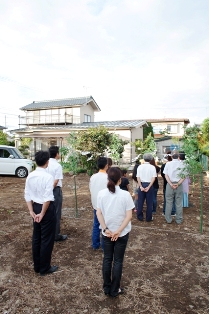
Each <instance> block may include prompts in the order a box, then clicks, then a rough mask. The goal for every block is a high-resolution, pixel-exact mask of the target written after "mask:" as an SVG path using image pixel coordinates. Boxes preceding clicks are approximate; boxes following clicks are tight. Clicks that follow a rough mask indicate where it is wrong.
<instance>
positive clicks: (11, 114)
mask: <svg viewBox="0 0 209 314" xmlns="http://www.w3.org/2000/svg"><path fill="white" fill-rule="evenodd" d="M0 113H1V114H6V115H7V116H16V117H19V114H13V113H6V112H0Z"/></svg>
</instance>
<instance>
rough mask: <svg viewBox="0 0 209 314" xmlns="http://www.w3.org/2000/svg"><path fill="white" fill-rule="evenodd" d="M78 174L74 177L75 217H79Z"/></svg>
mask: <svg viewBox="0 0 209 314" xmlns="http://www.w3.org/2000/svg"><path fill="white" fill-rule="evenodd" d="M75 178H76V176H75V175H74V176H73V179H74V192H75V217H76V218H78V202H77V190H76V179H75Z"/></svg>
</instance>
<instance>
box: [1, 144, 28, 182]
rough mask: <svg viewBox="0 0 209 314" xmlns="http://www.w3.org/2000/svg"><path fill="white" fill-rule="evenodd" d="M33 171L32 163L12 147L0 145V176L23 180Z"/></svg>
mask: <svg viewBox="0 0 209 314" xmlns="http://www.w3.org/2000/svg"><path fill="white" fill-rule="evenodd" d="M32 169H33V162H32V160H30V159H26V158H25V157H24V156H23V155H22V154H21V152H20V151H19V150H18V149H17V148H15V147H13V146H6V145H0V175H2V174H11V175H15V176H17V177H19V178H25V177H27V175H28V174H29V173H30V172H31V171H32Z"/></svg>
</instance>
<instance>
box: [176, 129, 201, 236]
mask: <svg viewBox="0 0 209 314" xmlns="http://www.w3.org/2000/svg"><path fill="white" fill-rule="evenodd" d="M200 139H201V135H200V129H199V128H198V127H196V126H192V127H186V128H185V131H184V135H183V137H182V142H183V145H182V147H181V149H182V150H183V151H184V153H185V155H186V160H185V161H184V168H183V170H182V172H181V177H186V176H188V175H189V176H190V177H191V178H192V181H193V183H194V182H195V179H196V177H197V175H198V176H199V177H200V232H201V233H202V225H203V208H202V203H203V202H202V199H203V171H202V170H203V168H202V165H201V162H200V160H201V151H200ZM193 187H194V185H193Z"/></svg>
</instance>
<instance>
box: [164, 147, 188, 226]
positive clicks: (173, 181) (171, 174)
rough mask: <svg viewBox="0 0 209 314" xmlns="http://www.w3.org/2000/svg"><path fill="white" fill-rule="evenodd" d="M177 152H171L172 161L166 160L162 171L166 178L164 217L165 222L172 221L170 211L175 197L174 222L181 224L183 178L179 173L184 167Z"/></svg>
mask: <svg viewBox="0 0 209 314" xmlns="http://www.w3.org/2000/svg"><path fill="white" fill-rule="evenodd" d="M178 157H179V154H178V153H176V152H175V153H173V154H172V158H173V159H172V161H170V162H167V163H166V165H165V168H164V171H163V173H164V174H165V178H166V180H167V185H166V192H165V197H166V209H165V219H166V221H167V223H169V224H170V223H171V222H172V217H171V211H172V207H173V202H174V199H175V205H176V223H177V224H181V223H182V221H183V210H182V199H183V189H182V182H183V181H184V178H181V176H180V173H181V171H182V169H183V168H184V165H183V163H182V162H181V161H180V160H178Z"/></svg>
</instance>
